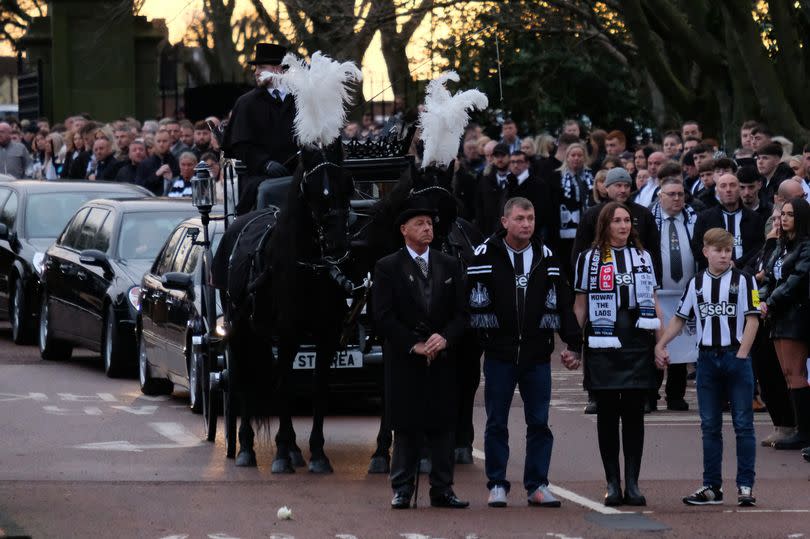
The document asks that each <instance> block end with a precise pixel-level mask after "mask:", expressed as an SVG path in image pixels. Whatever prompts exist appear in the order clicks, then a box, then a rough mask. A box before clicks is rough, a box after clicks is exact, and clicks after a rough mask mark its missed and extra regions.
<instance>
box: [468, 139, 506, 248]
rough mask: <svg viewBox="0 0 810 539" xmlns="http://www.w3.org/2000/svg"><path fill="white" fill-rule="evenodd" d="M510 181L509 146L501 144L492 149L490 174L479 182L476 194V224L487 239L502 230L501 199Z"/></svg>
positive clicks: (482, 177)
mask: <svg viewBox="0 0 810 539" xmlns="http://www.w3.org/2000/svg"><path fill="white" fill-rule="evenodd" d="M508 180H509V146H507V145H506V144H503V143H500V144H497V145H496V146H495V148H493V149H492V163H490V170H489V172H488V173H486V174H484V175H483V176H481V178H480V179H479V180H478V188H477V189H476V192H475V224H476V225H478V230H480V231H481V233H482V234H483V235H484V236H485V237H486V236H489V235H491V234H492V233H494V232H495V231H497V230H500V226H501V225H500V223H501V203H502V201H501V198H502V196H503V192H504V190H506V184H507V182H508Z"/></svg>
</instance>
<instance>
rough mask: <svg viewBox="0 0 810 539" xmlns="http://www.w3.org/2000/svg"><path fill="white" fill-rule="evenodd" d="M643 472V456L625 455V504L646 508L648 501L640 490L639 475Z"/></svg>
mask: <svg viewBox="0 0 810 539" xmlns="http://www.w3.org/2000/svg"><path fill="white" fill-rule="evenodd" d="M640 472H641V455H628V454H625V455H624V503H625V504H626V505H634V506H644V505H647V499H646V498H645V497H644V495H643V494H642V493H641V491H640V490H639V489H638V475H639V473H640Z"/></svg>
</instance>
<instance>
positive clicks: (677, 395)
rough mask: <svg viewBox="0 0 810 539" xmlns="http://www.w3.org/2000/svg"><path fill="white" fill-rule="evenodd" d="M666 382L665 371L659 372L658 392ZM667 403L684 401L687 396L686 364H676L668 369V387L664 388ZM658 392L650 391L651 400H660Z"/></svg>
mask: <svg viewBox="0 0 810 539" xmlns="http://www.w3.org/2000/svg"><path fill="white" fill-rule="evenodd" d="M663 382H664V371H662V370H660V369H659V371H658V390H660V389H661V384H662V383H663ZM664 392H665V394H666V399H667V401H676V400H681V399H683V397H684V395H686V363H675V364H673V365H669V366H668V367H667V385H666V386H665V387H664ZM658 398H659V396H658V391H650V399H652V400H658Z"/></svg>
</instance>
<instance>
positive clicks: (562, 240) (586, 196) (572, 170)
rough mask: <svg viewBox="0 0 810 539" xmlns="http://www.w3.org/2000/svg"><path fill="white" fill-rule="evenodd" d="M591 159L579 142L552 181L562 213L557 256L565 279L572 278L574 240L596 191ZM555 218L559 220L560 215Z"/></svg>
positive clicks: (556, 206)
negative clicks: (589, 160)
mask: <svg viewBox="0 0 810 539" xmlns="http://www.w3.org/2000/svg"><path fill="white" fill-rule="evenodd" d="M587 158H588V154H587V151H586V149H585V145H584V144H582V143H580V142H574V143H573V144H569V145H568V147H567V148H566V150H565V156H564V158H563V163H562V165H560V168H558V169H557V170H556V171H554V176H553V179H552V184H551V190H552V196H553V197H554V204H553V207H554V208H555V209H556V210H557V212H558V213H559V222H558V223H555V227H554V228H555V229H559V238H555V239H556V240H557V241H556V242H555V243H556V244H557V245H556V247H557V248H556V250H555V252H556V254H557V257H558V258H559V260H560V261H561V264H562V265H563V266H564V268H563V269H564V273H565V275H566V276H568V277H570V276H571V267H570V262H568V261H569V260H571V249H572V248H573V247H574V238H576V235H577V227H578V226H579V222H580V219H581V218H582V214H583V213H585V210H587V209H588V208H589V207H590V202H591V200H590V194H591V191H592V190H593V183H594V179H593V173H592V172H591V169H589V168H588V167H587V166H586V165H585V163H586V160H587ZM554 217H558V216H557V214H555V215H554Z"/></svg>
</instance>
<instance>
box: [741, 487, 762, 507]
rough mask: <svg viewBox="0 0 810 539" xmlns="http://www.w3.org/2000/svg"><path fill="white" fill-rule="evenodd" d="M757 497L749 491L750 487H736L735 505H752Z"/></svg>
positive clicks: (755, 502)
mask: <svg viewBox="0 0 810 539" xmlns="http://www.w3.org/2000/svg"><path fill="white" fill-rule="evenodd" d="M756 504H757V499H756V498H754V494H753V493H752V492H751V487H737V505H739V506H740V507H753V506H754V505H756Z"/></svg>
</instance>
